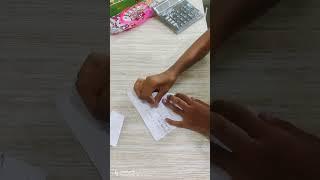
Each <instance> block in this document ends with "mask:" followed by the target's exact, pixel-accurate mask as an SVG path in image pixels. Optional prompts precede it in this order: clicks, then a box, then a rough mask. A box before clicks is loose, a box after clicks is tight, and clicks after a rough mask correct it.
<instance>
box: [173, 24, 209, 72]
mask: <svg viewBox="0 0 320 180" xmlns="http://www.w3.org/2000/svg"><path fill="white" fill-rule="evenodd" d="M209 51H210V29H209V30H207V31H206V32H205V33H204V34H202V36H200V38H199V39H198V40H196V41H195V42H194V43H193V44H192V45H191V46H190V47H189V49H188V50H187V51H185V53H184V54H183V55H182V56H181V57H180V58H179V59H178V60H177V62H176V63H175V64H174V65H172V66H171V67H170V68H169V69H168V71H171V72H172V74H173V75H174V76H179V75H180V74H181V73H182V72H184V71H185V70H186V69H188V68H189V67H190V66H192V65H193V64H195V63H196V62H198V61H200V60H201V59H202V58H204V56H206V55H207V54H208V53H209Z"/></svg>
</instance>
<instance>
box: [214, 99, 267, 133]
mask: <svg viewBox="0 0 320 180" xmlns="http://www.w3.org/2000/svg"><path fill="white" fill-rule="evenodd" d="M213 109H214V111H215V112H216V113H219V114H221V115H222V116H224V117H225V118H227V119H228V120H230V121H231V122H232V123H234V124H235V125H237V126H239V127H240V128H242V129H243V130H244V131H245V132H246V133H248V134H249V136H251V137H259V136H262V135H265V134H267V133H266V131H267V126H266V123H265V122H264V121H261V120H260V119H259V118H258V117H257V115H256V114H255V113H253V112H252V111H250V110H249V109H248V108H247V107H244V106H242V105H239V104H236V103H233V102H229V101H222V100H218V101H215V102H213Z"/></svg>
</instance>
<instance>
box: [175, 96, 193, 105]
mask: <svg viewBox="0 0 320 180" xmlns="http://www.w3.org/2000/svg"><path fill="white" fill-rule="evenodd" d="M175 96H176V97H178V98H180V99H182V100H183V101H184V102H186V103H187V104H189V105H190V104H191V103H192V99H191V98H189V97H188V96H187V95H185V94H181V93H177V94H176V95H175Z"/></svg>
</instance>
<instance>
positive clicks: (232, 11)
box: [212, 0, 280, 49]
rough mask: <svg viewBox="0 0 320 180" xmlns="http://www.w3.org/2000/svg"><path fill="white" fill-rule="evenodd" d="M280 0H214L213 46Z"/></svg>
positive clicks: (216, 46) (216, 45) (219, 43)
mask: <svg viewBox="0 0 320 180" xmlns="http://www.w3.org/2000/svg"><path fill="white" fill-rule="evenodd" d="M279 1H280V0H228V1H226V0H214V1H213V2H212V3H213V6H212V7H213V10H212V16H213V17H212V18H213V26H212V28H213V35H214V36H213V37H214V38H213V48H214V49H217V48H219V47H220V45H221V44H222V42H223V41H224V40H226V39H227V38H228V37H229V36H231V35H232V34H233V33H235V32H237V31H238V30H239V29H240V28H242V27H243V26H245V25H247V24H249V23H250V22H251V21H252V20H254V19H255V18H256V17H258V16H260V15H263V14H264V13H265V12H266V11H267V9H269V8H270V7H273V6H274V5H275V4H276V3H277V2H279Z"/></svg>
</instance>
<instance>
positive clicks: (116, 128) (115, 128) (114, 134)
mask: <svg viewBox="0 0 320 180" xmlns="http://www.w3.org/2000/svg"><path fill="white" fill-rule="evenodd" d="M123 121H124V116H123V115H122V114H120V113H117V112H114V111H112V112H111V113H110V145H111V146H116V145H117V144H118V140H119V137H120V133H121V129H122V125H123Z"/></svg>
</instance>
